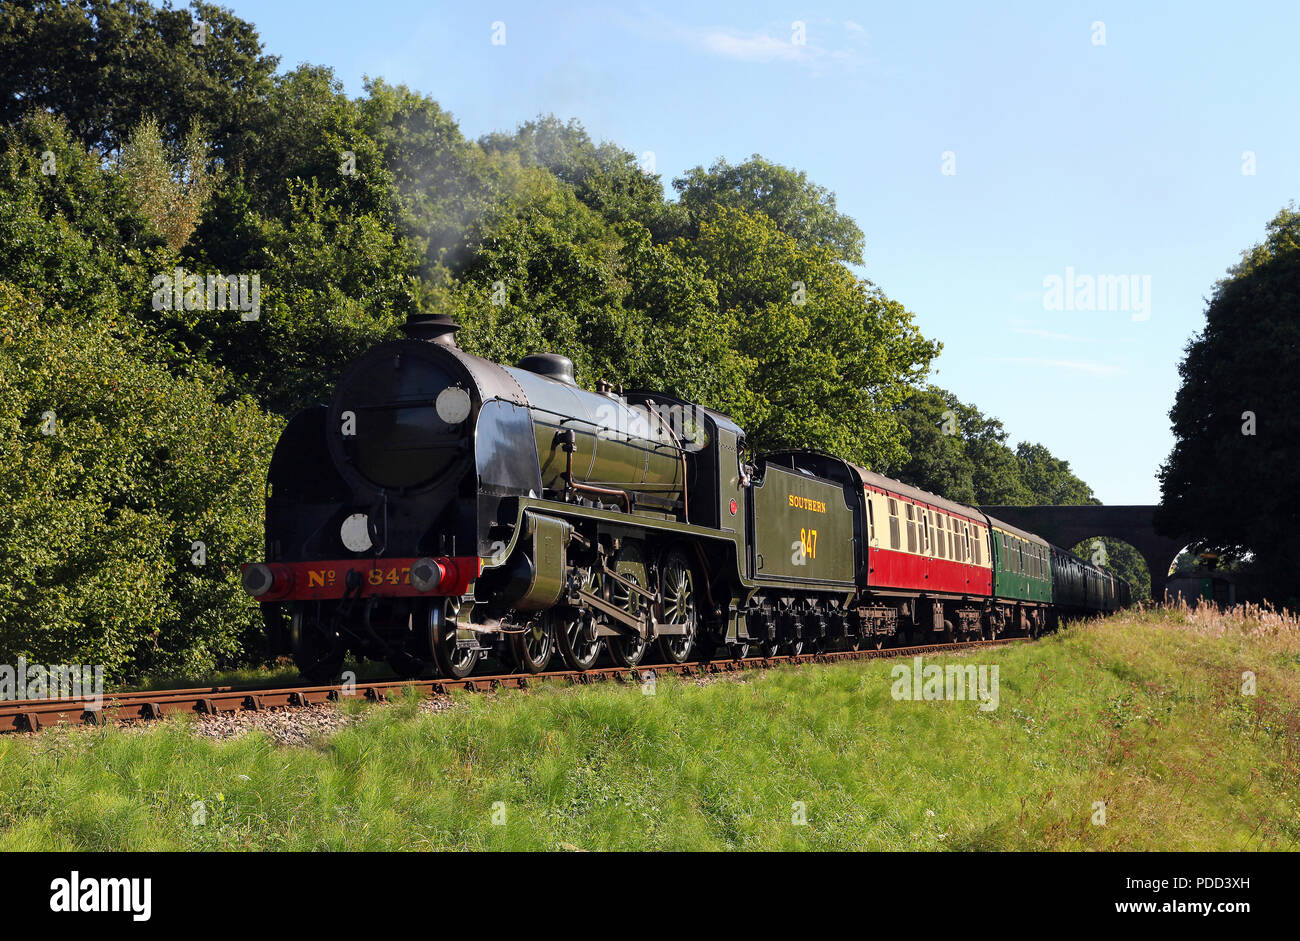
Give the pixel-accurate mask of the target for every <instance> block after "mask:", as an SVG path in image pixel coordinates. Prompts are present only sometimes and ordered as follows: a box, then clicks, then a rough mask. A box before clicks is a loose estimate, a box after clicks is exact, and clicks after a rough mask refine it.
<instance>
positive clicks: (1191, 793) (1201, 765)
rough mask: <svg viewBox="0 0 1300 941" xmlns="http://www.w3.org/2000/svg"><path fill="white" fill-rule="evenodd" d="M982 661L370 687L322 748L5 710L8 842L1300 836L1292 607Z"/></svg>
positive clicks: (1062, 841) (1127, 630) (1054, 642)
mask: <svg viewBox="0 0 1300 941" xmlns="http://www.w3.org/2000/svg"><path fill="white" fill-rule="evenodd" d="M959 661H960V662H978V663H987V664H989V665H994V664H996V665H997V666H998V667H999V679H1000V683H999V694H1000V695H999V705H998V708H997V709H996V710H993V711H981V710H980V709H979V708H978V706H979V703H978V702H977V701H965V702H948V701H933V702H924V701H922V702H911V701H896V700H894V699H893V698H891V695H890V690H891V686H892V685H893V681H892V680H891V676H890V670H891V668H892V667H893V666H894V665H895V662H876V663H854V664H840V665H834V666H824V667H823V666H819V667H804V668H798V669H780V670H774V671H770V672H755V673H752V674H748V675H747V676H746V678H745V679H744V680H742V681H721V682H717V683H713V684H711V685H707V686H697V685H695V684H693V683H690V682H678V681H673V680H664V679H661V680H660V681H659V683H658V686H657V689H656V692H655V694H654V695H645V694H643V692H642V691H641V690H640V689H638V688H637V687H635V686H632V687H620V686H614V685H610V686H604V685H602V686H599V687H585V688H573V689H570V688H550V689H541V690H536V691H533V692H529V693H505V694H501V695H493V696H489V695H483V694H477V695H473V694H465V695H464V696H462V697H458V701H457V704H456V706H455V707H454V708H452V709H449V710H447V711H444V712H441V713H430V712H427V711H423V710H421V709H420V708H419V704H418V702H417V701H416V700H414V699H410V700H408V701H402V702H398V703H396V704H394V705H391V706H384V707H375V706H363V705H360V704H356V705H353V706H349V707H347V708H352V709H357V710H363V711H364V715H363V716H362V717H361V719H360V721H358V722H357V723H355V724H353V725H351V726H348V727H347V728H344V729H343V730H341V731H339V732H337V733H335V734H333V735H331V736H329V737H328V738H321V739H319V740H318V741H317V742H316V743H315V744H314V745H313V746H311V747H300V748H291V747H283V746H277V745H275V744H273V743H272V741H271V740H269V739H268V738H266V737H264V736H262V735H260V734H254V735H249V736H246V737H243V738H239V739H234V740H231V741H224V742H213V741H210V740H207V739H203V738H199V737H197V736H195V735H194V734H192V731H191V730H189V729H188V727H187V726H188V723H189V722H190V721H195V720H183V721H180V720H178V721H168V722H167V723H165V724H162V725H161V726H160V727H157V728H151V729H149V730H147V731H131V730H124V729H114V728H108V729H102V730H100V729H91V730H80V729H78V730H68V731H59V730H55V731H53V732H47V733H44V734H42V735H40V736H32V737H26V736H8V737H5V738H3V739H0V848H3V849H45V848H55V849H73V848H77V849H92V850H98V849H114V850H118V849H125V850H144V849H241V848H258V849H326V848H328V849H341V850H352V849H451V848H469V849H564V848H572V847H577V848H582V849H647V848H665V849H666V848H671V849H723V848H739V849H839V848H852V849H900V850H910V849H936V848H948V849H1012V848H1026V849H1234V850H1235V849H1295V848H1297V847H1298V846H1300V754H1298V752H1297V748H1298V746H1300V625H1297V623H1296V621H1294V620H1283V619H1278V618H1276V617H1269V616H1267V615H1265V616H1264V617H1263V618H1261V617H1260V616H1259V614H1258V612H1255V613H1254V614H1252V613H1250V612H1238V613H1236V614H1235V615H1234V616H1231V617H1223V616H1218V615H1208V614H1206V613H1203V612H1202V613H1194V612H1188V611H1186V610H1182V611H1178V610H1175V611H1163V610H1162V611H1157V612H1147V613H1131V614H1125V615H1121V616H1118V617H1115V618H1112V619H1110V620H1107V621H1103V622H1099V623H1091V624H1086V625H1077V626H1074V627H1072V628H1070V629H1069V630H1066V631H1063V632H1062V633H1060V634H1059V635H1056V636H1054V637H1052V638H1049V639H1047V640H1045V641H1043V642H1041V643H1038V644H1034V645H1026V646H1018V647H1012V648H1001V649H996V650H991V651H983V652H980V653H979V654H977V656H976V658H973V659H972V660H965V661H961V658H958V657H953V658H944V659H940V660H936V661H933V662H959ZM1246 671H1251V672H1252V673H1253V674H1254V675H1255V677H1256V680H1255V682H1256V684H1257V692H1256V694H1255V695H1253V696H1251V695H1243V692H1242V684H1243V679H1242V674H1243V673H1244V672H1246ZM199 800H202V801H203V802H204V805H203V813H204V814H205V815H206V816H205V817H204V818H202V819H203V822H202V823H196V822H195V820H196V814H197V813H198V810H197V808H196V804H195V802H196V801H199ZM1100 801H1104V802H1105V803H1106V810H1105V823H1104V824H1102V825H1099V824H1097V823H1094V820H1095V819H1098V815H1097V813H1096V808H1097V802H1100ZM796 805H802V807H803V808H804V813H805V814H806V821H807V822H806V825H796V824H795V823H794V822H793V821H794V819H795V817H796V816H797V815H798V813H799V807H798V806H796ZM494 819H495V820H497V821H503V822H502V823H500V824H499V825H498V824H496V823H494Z"/></svg>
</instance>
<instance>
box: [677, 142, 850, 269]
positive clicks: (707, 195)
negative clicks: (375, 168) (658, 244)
mask: <svg viewBox="0 0 1300 941" xmlns="http://www.w3.org/2000/svg"><path fill="white" fill-rule="evenodd" d="M673 188H674V189H676V190H677V192H678V194H679V195H680V197H681V204H682V206H683V207H684V208H685V209H686V210H687V211H688V212H689V213H690V216H691V219H692V221H693V222H694V223H695V224H696V225H697V226H698V225H700V224H701V223H703V222H705V221H706V220H708V219H711V218H713V216H714V215H715V214H716V213H718V212H719V211H721V210H724V209H741V210H744V211H745V212H750V213H762V214H763V215H765V216H767V218H769V219H771V220H772V222H774V223H775V224H776V227H777V228H778V229H780V230H781V231H782V232H783V233H785V234H786V235H788V236H789V237H790V238H792V239H794V240H795V241H796V242H798V243H799V245H800V246H802V247H804V248H822V249H825V250H826V251H827V252H828V253H829V255H830V257H831V258H833V259H835V260H836V261H846V262H851V263H853V264H856V265H860V264H862V247H863V243H864V240H865V239H864V236H863V234H862V230H861V229H859V228H858V225H857V223H856V222H854V221H853V220H852V219H851V218H849V217H848V216H846V215H844V214H843V213H841V212H839V211H838V210H837V209H836V208H835V194H834V193H832V192H830V191H829V190H827V189H825V188H824V187H821V186H818V185H816V184H815V183H812V182H810V181H809V180H808V175H807V174H806V173H803V172H802V171H798V170H791V169H789V168H788V167H783V166H780V165H779V164H775V163H770V162H769V161H767V160H764V159H763V158H762V157H760V156H759V155H758V154H754V156H752V157H750V158H749V159H748V160H746V161H745V162H744V163H741V164H737V165H735V166H733V165H731V164H729V163H727V161H726V160H722V159H719V160H718V161H717V162H715V163H714V164H713V166H711V167H709V169H708V170H705V169H704V168H703V167H695V168H694V169H692V170H689V171H687V172H686V174H685V175H684V176H681V177H678V178H677V179H675V180H673Z"/></svg>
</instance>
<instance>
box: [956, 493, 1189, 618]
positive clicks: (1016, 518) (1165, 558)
mask: <svg viewBox="0 0 1300 941" xmlns="http://www.w3.org/2000/svg"><path fill="white" fill-rule="evenodd" d="M980 509H981V510H983V511H984V512H985V513H987V514H989V516H995V517H997V518H998V519H1000V520H1004V521H1006V522H1008V523H1010V524H1011V525H1012V526H1019V527H1020V528H1021V529H1027V530H1029V532H1031V533H1037V534H1038V535H1040V536H1042V537H1043V538H1044V539H1046V540H1047V541H1048V542H1050V543H1052V544H1054V545H1057V546H1061V547H1062V548H1064V549H1069V548H1071V547H1072V546H1074V545H1075V544H1076V543H1078V542H1080V541H1082V540H1084V539H1087V538H1088V537H1089V536H1101V537H1103V538H1105V537H1106V536H1109V537H1111V538H1112V539H1120V540H1123V541H1124V542H1127V543H1128V544H1129V545H1131V546H1132V547H1133V548H1135V549H1137V551H1138V552H1140V553H1141V554H1142V558H1143V560H1144V561H1145V562H1146V564H1147V571H1149V572H1150V573H1151V597H1152V598H1154V599H1156V600H1157V601H1159V600H1160V599H1162V598H1163V597H1164V594H1165V579H1166V578H1167V577H1168V572H1169V566H1170V565H1171V564H1172V563H1173V561H1174V557H1175V556H1177V555H1178V553H1179V552H1180V551H1181V550H1182V548H1183V546H1185V545H1186V544H1187V543H1188V542H1190V541H1191V540H1190V539H1170V538H1168V537H1167V536H1160V535H1157V534H1156V530H1155V526H1154V525H1153V523H1152V517H1153V515H1154V514H1155V511H1156V508H1155V507H1154V506H982V507H980Z"/></svg>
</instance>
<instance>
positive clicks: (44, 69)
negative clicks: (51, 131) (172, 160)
mask: <svg viewBox="0 0 1300 941" xmlns="http://www.w3.org/2000/svg"><path fill="white" fill-rule="evenodd" d="M200 21H201V22H202V23H203V24H204V25H205V27H206V35H205V36H204V42H203V43H202V44H196V43H195V41H194V39H195V37H196V32H195V29H196V25H197V24H198V23H199V22H200ZM277 61H278V60H276V59H275V58H273V57H270V56H265V55H263V54H262V46H261V42H260V41H259V39H258V37H257V32H256V30H255V29H254V28H253V26H252V24H251V23H248V22H246V21H244V20H241V19H239V18H238V17H236V16H235V15H234V14H233V13H231V12H230V11H229V10H227V9H225V8H224V7H219V6H215V5H213V4H210V3H200V2H194V3H191V5H190V9H188V10H185V9H180V10H177V9H172V8H170V7H155V6H153V5H151V4H149V3H143V2H139V0H125V2H123V0H77V2H75V3H74V2H67V0H64V2H58V0H6V2H5V3H4V4H3V6H0V123H3V124H5V125H11V124H13V123H15V122H16V121H17V120H18V119H19V118H20V117H21V116H22V115H23V114H24V113H26V112H27V111H29V110H31V109H33V108H35V109H41V110H48V111H50V112H52V113H53V114H56V115H59V116H61V117H63V118H65V119H66V120H67V122H68V125H69V127H70V128H71V130H72V134H73V136H74V137H76V138H77V139H78V140H81V141H83V142H84V143H85V144H86V145H87V146H89V147H92V148H95V149H98V150H100V151H103V152H114V151H117V150H119V149H120V148H121V147H122V145H123V144H124V143H125V141H126V138H127V135H128V134H129V133H130V131H131V130H132V129H133V128H135V127H137V126H138V125H139V124H140V122H141V121H142V120H144V119H145V117H147V116H149V115H153V116H154V117H156V118H157V119H158V121H159V123H160V125H161V127H162V130H163V137H164V139H165V140H166V141H167V142H168V143H176V142H178V141H180V140H181V139H182V138H183V137H184V136H185V133H186V131H187V130H188V129H189V127H190V125H191V122H193V121H195V120H197V121H199V123H201V124H202V125H203V126H204V127H205V128H208V129H209V131H210V132H211V133H212V135H213V138H214V140H215V141H217V148H216V155H217V156H218V157H220V158H226V157H228V156H230V157H233V156H234V154H235V153H237V152H239V151H242V150H244V149H246V148H247V147H248V146H249V144H250V142H251V141H253V140H255V139H256V137H257V135H258V133H259V130H260V129H262V128H265V127H267V126H268V125H267V123H266V118H265V116H264V115H263V112H262V108H261V103H262V99H263V97H264V96H265V95H266V93H267V91H268V89H269V87H270V80H271V74H272V72H274V70H275V66H276V63H277ZM162 90H165V93H163V91H162Z"/></svg>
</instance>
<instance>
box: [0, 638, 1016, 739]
mask: <svg viewBox="0 0 1300 941" xmlns="http://www.w3.org/2000/svg"><path fill="white" fill-rule="evenodd" d="M1025 640H1027V638H1021V637H1017V638H1001V639H998V640H977V641H964V642H961V643H953V644H926V645H923V646H919V647H886V648H883V649H881V650H836V651H827V652H825V653H810V654H798V655H791V656H778V657H746V658H745V659H743V660H711V661H708V662H699V663H681V664H678V663H650V664H642V665H640V666H637V667H634V668H629V667H604V668H597V669H592V670H586V671H578V670H560V671H555V672H548V673H535V674H527V673H503V674H497V675H491V676H470V677H466V678H465V679H461V680H457V679H445V678H434V679H416V680H365V681H357V682H355V683H347V684H340V685H332V686H277V687H257V686H249V687H233V686H207V687H195V688H191V689H169V690H146V691H143V692H130V693H117V694H114V695H106V696H105V697H104V701H103V703H102V705H101V707H100V708H98V709H89V708H86V707H85V704H84V703H83V702H82V701H80V700H67V699H18V700H10V701H7V702H0V733H3V732H39V731H40V730H41V729H44V728H47V727H49V726H52V725H59V724H62V723H82V724H87V725H103V724H105V723H108V722H138V721H148V720H151V719H162V718H164V717H166V716H169V715H181V714H186V713H189V714H195V715H218V714H221V713H231V712H241V711H259V710H265V709H292V708H295V707H301V706H311V705H317V704H321V703H327V702H336V701H339V700H342V699H367V700H371V701H374V702H383V701H384V700H385V699H387V698H388V697H389V696H391V695H393V694H395V693H399V692H400V691H402V690H404V689H408V688H410V689H414V690H416V691H417V692H419V693H421V694H422V695H425V696H440V695H445V694H447V693H450V692H452V691H454V690H469V691H471V692H490V691H493V690H498V689H528V688H529V687H532V686H537V685H539V684H541V683H544V682H565V681H567V682H569V683H571V684H573V685H585V684H591V683H599V682H609V681H614V682H619V683H640V682H642V680H643V679H644V678H645V676H646V674H648V673H653V674H673V675H675V676H683V677H699V676H713V675H719V674H726V673H738V672H741V671H744V670H763V669H770V668H772V667H776V666H781V665H783V664H805V663H839V662H843V661H847V660H875V659H890V658H895V657H914V656H919V655H924V654H937V653H954V652H957V651H963V650H974V649H979V648H982V647H1001V646H1005V645H1007V644H1015V643H1021V642H1023V641H1025Z"/></svg>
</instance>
